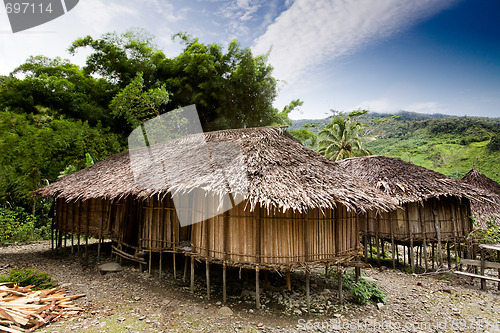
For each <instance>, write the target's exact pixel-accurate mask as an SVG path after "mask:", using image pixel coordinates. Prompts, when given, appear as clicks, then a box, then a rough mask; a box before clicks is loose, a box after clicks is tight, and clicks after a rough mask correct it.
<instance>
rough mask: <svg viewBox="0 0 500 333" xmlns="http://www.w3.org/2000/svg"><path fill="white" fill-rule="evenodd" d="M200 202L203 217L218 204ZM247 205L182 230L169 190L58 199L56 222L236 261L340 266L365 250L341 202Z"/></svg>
mask: <svg viewBox="0 0 500 333" xmlns="http://www.w3.org/2000/svg"><path fill="white" fill-rule="evenodd" d="M194 200H196V197H195V199H194ZM194 203H195V204H194V205H192V206H191V212H190V216H191V217H192V218H193V221H198V220H201V219H203V218H204V217H205V216H206V215H205V213H206V211H207V210H208V211H210V212H213V211H214V209H213V207H211V206H214V205H217V203H218V201H217V200H216V198H215V197H208V199H207V197H204V199H202V200H199V201H195V202H194ZM246 205H247V202H246V201H243V202H241V203H240V204H239V205H237V206H236V207H234V208H232V209H230V210H228V211H226V212H225V213H222V214H219V215H216V216H213V217H210V218H208V219H206V220H204V221H202V222H198V223H194V224H193V225H191V226H188V227H180V225H179V221H178V218H177V214H176V210H175V207H174V204H173V201H172V199H171V197H170V196H169V195H168V196H165V197H164V198H158V197H152V198H149V199H147V200H145V201H142V202H140V201H137V200H132V199H124V200H119V201H117V202H111V201H109V200H101V199H91V200H86V201H78V202H74V203H67V202H65V201H63V200H60V199H58V200H57V202H56V215H55V218H54V222H55V228H56V229H58V230H60V231H62V232H63V233H71V232H72V233H75V234H80V235H88V236H93V237H102V238H108V239H111V240H114V241H118V242H121V243H123V244H126V245H128V246H130V247H134V248H137V249H140V250H148V251H153V252H160V251H168V250H176V248H177V247H178V245H179V243H181V242H189V241H190V243H191V246H192V251H193V254H194V256H197V257H202V258H204V259H209V260H211V261H225V262H227V263H229V264H232V265H256V264H259V265H262V266H273V267H276V266H287V267H292V266H296V265H300V264H303V263H315V262H317V263H331V264H335V263H338V262H342V261H345V260H349V259H351V258H353V257H355V256H359V255H360V254H361V245H360V243H359V238H358V234H359V229H358V222H357V215H356V214H355V213H354V212H347V209H346V208H345V207H344V206H342V205H338V207H337V208H336V209H329V210H325V211H323V212H322V211H320V210H319V209H313V210H310V211H309V212H308V213H307V214H304V213H297V212H292V211H287V212H285V213H281V212H273V211H271V212H267V211H266V210H265V209H263V208H257V209H256V210H255V211H254V212H250V211H249V209H248V207H247V206H246ZM193 206H194V208H193ZM209 206H210V207H211V208H210V209H209Z"/></svg>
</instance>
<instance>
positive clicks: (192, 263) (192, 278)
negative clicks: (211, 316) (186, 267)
mask: <svg viewBox="0 0 500 333" xmlns="http://www.w3.org/2000/svg"><path fill="white" fill-rule="evenodd" d="M189 258H190V261H191V286H190V289H191V294H193V295H194V258H193V256H189Z"/></svg>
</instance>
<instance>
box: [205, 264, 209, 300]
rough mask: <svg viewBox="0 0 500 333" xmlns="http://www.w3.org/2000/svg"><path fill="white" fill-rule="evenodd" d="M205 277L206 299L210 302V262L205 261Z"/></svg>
mask: <svg viewBox="0 0 500 333" xmlns="http://www.w3.org/2000/svg"><path fill="white" fill-rule="evenodd" d="M205 264H206V265H205V268H206V277H207V299H208V300H209V301H210V262H209V261H208V259H207V260H206V261H205Z"/></svg>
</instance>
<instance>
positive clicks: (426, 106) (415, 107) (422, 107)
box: [403, 102, 448, 114]
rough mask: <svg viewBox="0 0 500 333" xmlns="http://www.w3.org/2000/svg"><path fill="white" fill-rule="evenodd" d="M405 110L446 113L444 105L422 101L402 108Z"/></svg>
mask: <svg viewBox="0 0 500 333" xmlns="http://www.w3.org/2000/svg"><path fill="white" fill-rule="evenodd" d="M403 109H404V110H405V111H411V112H418V113H430V114H433V113H444V114H446V113H448V110H447V109H446V107H444V106H442V105H440V104H439V103H437V102H422V103H414V104H411V105H408V106H406V107H404V108H403Z"/></svg>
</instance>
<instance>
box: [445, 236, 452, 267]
mask: <svg viewBox="0 0 500 333" xmlns="http://www.w3.org/2000/svg"><path fill="white" fill-rule="evenodd" d="M446 257H447V259H448V269H451V250H450V242H446Z"/></svg>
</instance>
